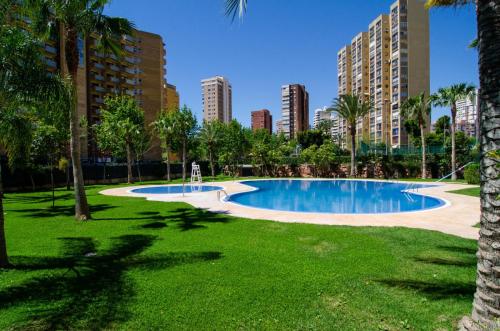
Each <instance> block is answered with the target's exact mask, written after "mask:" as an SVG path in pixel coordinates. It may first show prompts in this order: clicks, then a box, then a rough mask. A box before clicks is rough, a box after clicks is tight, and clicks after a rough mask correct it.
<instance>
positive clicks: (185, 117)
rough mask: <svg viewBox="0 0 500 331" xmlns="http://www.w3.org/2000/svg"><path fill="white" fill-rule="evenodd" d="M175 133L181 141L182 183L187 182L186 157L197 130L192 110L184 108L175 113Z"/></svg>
mask: <svg viewBox="0 0 500 331" xmlns="http://www.w3.org/2000/svg"><path fill="white" fill-rule="evenodd" d="M173 114H174V121H173V132H174V135H175V137H177V138H176V139H177V140H178V141H179V147H180V153H181V156H182V181H185V180H186V156H187V147H188V144H189V141H190V140H191V139H192V138H193V137H194V136H195V134H196V130H197V127H198V126H197V123H196V118H195V117H194V115H193V113H192V112H191V109H189V108H188V107H187V106H184V107H182V109H181V110H180V111H178V112H174V113H173Z"/></svg>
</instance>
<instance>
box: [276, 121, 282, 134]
mask: <svg viewBox="0 0 500 331" xmlns="http://www.w3.org/2000/svg"><path fill="white" fill-rule="evenodd" d="M280 133H284V131H283V120H277V121H276V134H280Z"/></svg>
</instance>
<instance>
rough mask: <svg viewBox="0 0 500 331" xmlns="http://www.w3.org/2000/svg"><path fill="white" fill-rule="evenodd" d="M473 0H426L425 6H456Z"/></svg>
mask: <svg viewBox="0 0 500 331" xmlns="http://www.w3.org/2000/svg"><path fill="white" fill-rule="evenodd" d="M473 2H474V0H427V1H426V3H425V7H426V8H432V7H458V6H464V5H467V4H469V3H473Z"/></svg>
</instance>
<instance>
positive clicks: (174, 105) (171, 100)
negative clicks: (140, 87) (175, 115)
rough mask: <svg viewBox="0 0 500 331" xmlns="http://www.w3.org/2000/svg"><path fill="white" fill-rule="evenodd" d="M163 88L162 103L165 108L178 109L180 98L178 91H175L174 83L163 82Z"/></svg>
mask: <svg viewBox="0 0 500 331" xmlns="http://www.w3.org/2000/svg"><path fill="white" fill-rule="evenodd" d="M163 88H164V91H163V96H164V98H165V100H164V101H163V103H164V104H165V109H167V110H168V111H172V110H176V109H179V108H180V98H179V92H177V87H176V86H175V85H172V84H168V83H165V84H164V86H163Z"/></svg>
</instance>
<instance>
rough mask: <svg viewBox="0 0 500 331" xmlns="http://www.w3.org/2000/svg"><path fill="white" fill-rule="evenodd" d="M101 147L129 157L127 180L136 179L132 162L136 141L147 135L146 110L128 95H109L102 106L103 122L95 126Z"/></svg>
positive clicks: (116, 154) (117, 154) (129, 181)
mask: <svg viewBox="0 0 500 331" xmlns="http://www.w3.org/2000/svg"><path fill="white" fill-rule="evenodd" d="M94 130H95V132H96V137H97V144H98V146H99V148H100V149H102V150H105V151H110V152H111V153H112V155H114V156H117V157H121V156H123V155H125V156H126V158H127V182H128V183H129V184H130V183H132V182H133V181H134V179H133V174H132V164H133V161H134V157H133V153H134V143H135V142H137V141H138V138H137V137H140V136H142V135H145V134H146V133H145V129H144V111H143V110H142V109H141V108H140V107H139V106H138V105H137V102H136V100H135V99H134V98H133V97H130V96H128V95H117V96H108V97H106V98H105V99H104V106H103V108H101V123H100V124H97V125H95V126H94Z"/></svg>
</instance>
